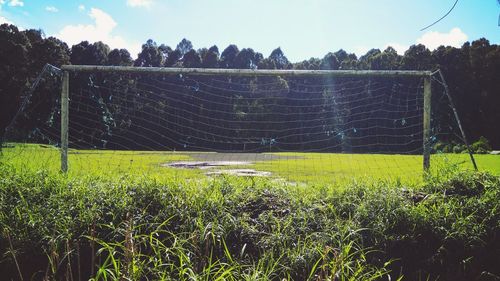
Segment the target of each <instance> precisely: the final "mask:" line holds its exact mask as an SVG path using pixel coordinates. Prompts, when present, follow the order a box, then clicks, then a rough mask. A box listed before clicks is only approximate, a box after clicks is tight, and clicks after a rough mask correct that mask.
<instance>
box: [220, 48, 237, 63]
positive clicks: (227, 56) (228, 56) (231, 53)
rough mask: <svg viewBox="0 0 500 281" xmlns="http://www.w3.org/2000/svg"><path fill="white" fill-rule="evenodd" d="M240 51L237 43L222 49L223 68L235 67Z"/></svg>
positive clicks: (221, 60) (221, 61)
mask: <svg viewBox="0 0 500 281" xmlns="http://www.w3.org/2000/svg"><path fill="white" fill-rule="evenodd" d="M239 52H240V51H239V50H238V47H237V46H236V45H229V46H227V48H225V49H224V51H222V54H221V55H220V67H221V68H234V63H235V59H236V56H237V55H238V53H239Z"/></svg>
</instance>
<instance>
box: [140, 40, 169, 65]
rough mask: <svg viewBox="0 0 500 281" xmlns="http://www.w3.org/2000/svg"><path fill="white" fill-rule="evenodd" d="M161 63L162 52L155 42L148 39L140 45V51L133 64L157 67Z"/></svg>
mask: <svg viewBox="0 0 500 281" xmlns="http://www.w3.org/2000/svg"><path fill="white" fill-rule="evenodd" d="M162 64H163V53H162V52H161V51H160V49H159V48H158V46H157V45H156V42H154V41H153V40H152V39H149V40H148V41H147V42H146V44H143V45H142V51H141V52H140V53H139V55H138V56H137V59H136V60H135V63H134V65H135V66H143V67H159V66H161V65H162Z"/></svg>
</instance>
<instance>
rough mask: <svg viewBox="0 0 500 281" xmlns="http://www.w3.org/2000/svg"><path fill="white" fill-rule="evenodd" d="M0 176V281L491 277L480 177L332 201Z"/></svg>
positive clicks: (341, 193) (375, 189) (330, 197)
mask: <svg viewBox="0 0 500 281" xmlns="http://www.w3.org/2000/svg"><path fill="white" fill-rule="evenodd" d="M0 179H1V180H0V225H1V227H2V232H1V233H0V251H1V253H2V254H3V255H4V259H2V261H1V263H0V271H1V272H2V273H3V276H4V277H5V278H7V279H10V278H14V279H16V278H18V272H17V269H16V266H15V262H16V261H17V262H18V264H19V268H20V270H21V272H22V274H23V275H24V279H29V278H30V277H31V276H34V278H35V279H41V278H42V277H43V276H48V277H49V278H50V279H57V280H62V279H65V278H66V277H68V274H71V275H72V276H73V278H77V276H78V275H80V276H81V277H82V278H84V279H88V278H89V277H90V276H100V277H99V278H103V275H102V274H104V271H103V270H107V271H106V272H108V274H115V277H116V276H129V277H130V278H132V279H134V278H135V279H146V278H148V279H150V280H152V279H154V280H157V279H160V276H164V277H165V278H166V279H167V280H171V279H188V278H190V276H191V277H193V276H198V278H207V279H215V278H216V277H218V276H219V275H218V274H221V273H220V272H226V274H227V277H226V278H228V280H238V279H243V278H248V276H249V275H252V274H257V275H259V276H261V278H262V279H263V280H269V279H271V280H282V279H283V278H285V279H292V280H306V279H308V278H311V277H312V276H315V277H314V278H313V279H314V280H317V279H319V280H327V279H328V278H329V277H332V276H337V277H342V279H343V280H373V279H376V276H383V275H386V274H387V272H388V270H390V271H391V273H390V275H391V276H392V279H393V280H394V279H396V278H397V277H398V276H400V275H401V274H402V275H404V277H405V280H426V279H427V277H429V278H430V280H434V279H435V278H438V277H439V278H440V279H439V280H477V279H481V280H482V278H484V276H490V277H491V276H499V275H500V271H499V269H498V266H497V257H498V255H499V254H500V240H499V237H500V236H498V234H499V233H500V224H499V221H500V211H499V210H500V208H499V207H498V204H499V202H500V179H499V178H498V177H494V176H491V175H488V174H484V173H461V174H456V175H454V176H451V177H450V178H449V179H448V180H446V181H444V182H443V181H429V182H427V183H426V184H425V185H424V186H423V187H421V188H418V189H416V188H411V187H403V186H388V185H387V184H384V183H373V184H371V185H356V184H351V185H347V186H345V187H344V188H343V189H341V190H340V189H338V188H327V187H316V188H315V189H314V190H311V189H310V188H309V189H308V190H302V189H300V188H297V187H286V186H281V185H279V184H277V183H273V182H270V181H267V180H242V179H236V178H234V179H233V178H228V179H226V178H219V179H214V180H212V181H207V182H200V183H199V184H196V183H194V182H191V183H189V184H188V183H186V182H177V181H172V182H155V181H153V180H131V179H122V180H119V181H116V182H110V181H108V180H105V179H99V178H93V179H91V178H89V179H81V180H68V179H66V178H64V177H62V176H60V175H49V174H47V173H44V172H38V173H34V174H19V173H17V172H15V171H14V170H12V169H10V168H9V167H7V166H1V167H0ZM11 244H12V246H10V245H11ZM162 253H163V254H162ZM110 258H112V259H115V263H110V262H111V260H110ZM92 262H94V263H95V265H94V267H91V266H90V265H91V264H92ZM51 263H55V264H56V265H57V266H55V267H53V266H52V267H51V266H50V264H51ZM70 269H71V271H70ZM78 270H79V271H80V273H77V272H78ZM98 270H100V271H98ZM69 272H72V273H69ZM92 272H93V273H92ZM217 272H219V273H217ZM108 277H109V276H108ZM99 278H98V279H99ZM385 278H386V277H385ZM491 280H494V278H493V279H491Z"/></svg>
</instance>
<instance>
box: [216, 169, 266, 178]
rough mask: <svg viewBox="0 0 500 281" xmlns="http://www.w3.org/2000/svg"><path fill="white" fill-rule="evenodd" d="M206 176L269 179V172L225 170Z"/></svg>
mask: <svg viewBox="0 0 500 281" xmlns="http://www.w3.org/2000/svg"><path fill="white" fill-rule="evenodd" d="M206 175H207V176H213V175H231V176H238V177H269V176H270V175H271V172H265V171H256V170H254V169H227V170H217V171H212V172H208V173H206Z"/></svg>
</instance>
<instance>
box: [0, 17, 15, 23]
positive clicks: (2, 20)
mask: <svg viewBox="0 0 500 281" xmlns="http://www.w3.org/2000/svg"><path fill="white" fill-rule="evenodd" d="M4 23H7V24H13V23H12V22H11V21H9V20H8V19H6V18H4V17H2V16H0V24H4Z"/></svg>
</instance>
